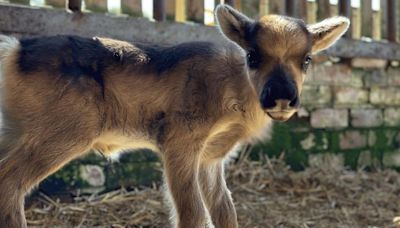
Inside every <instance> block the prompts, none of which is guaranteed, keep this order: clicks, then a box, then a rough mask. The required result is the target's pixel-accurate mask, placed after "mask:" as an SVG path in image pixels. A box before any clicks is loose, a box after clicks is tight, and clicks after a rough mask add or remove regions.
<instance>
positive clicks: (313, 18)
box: [306, 1, 317, 24]
mask: <svg viewBox="0 0 400 228" xmlns="http://www.w3.org/2000/svg"><path fill="white" fill-rule="evenodd" d="M306 3H307V11H306V12H307V23H309V24H312V23H315V22H317V3H316V2H315V1H307V2H306Z"/></svg>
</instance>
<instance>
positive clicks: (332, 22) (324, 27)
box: [307, 17, 350, 54]
mask: <svg viewBox="0 0 400 228" xmlns="http://www.w3.org/2000/svg"><path fill="white" fill-rule="evenodd" d="M349 25H350V21H349V19H347V18H346V17H332V18H328V19H325V20H323V21H321V22H318V23H316V24H311V25H308V26H307V29H308V31H309V32H310V33H311V36H312V53H313V54H315V53H318V52H320V51H322V50H325V49H327V48H329V47H330V46H332V45H333V44H334V43H335V42H336V41H337V40H338V39H339V38H340V37H341V36H342V35H343V34H344V33H345V32H346V31H347V29H348V28H349Z"/></svg>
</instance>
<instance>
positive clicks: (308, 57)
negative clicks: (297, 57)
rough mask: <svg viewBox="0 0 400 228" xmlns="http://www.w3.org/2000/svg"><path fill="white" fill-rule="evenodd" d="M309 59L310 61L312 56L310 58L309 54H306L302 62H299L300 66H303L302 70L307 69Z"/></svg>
mask: <svg viewBox="0 0 400 228" xmlns="http://www.w3.org/2000/svg"><path fill="white" fill-rule="evenodd" d="M311 61H312V58H311V56H309V55H307V56H306V57H305V58H304V61H303V63H302V64H301V67H302V68H303V71H304V72H306V71H307V69H308V66H309V65H310V63H311Z"/></svg>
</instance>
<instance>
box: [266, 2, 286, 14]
mask: <svg viewBox="0 0 400 228" xmlns="http://www.w3.org/2000/svg"><path fill="white" fill-rule="evenodd" d="M269 3H270V5H269V9H270V12H269V13H273V14H281V15H285V14H286V1H283V0H270V1H269Z"/></svg>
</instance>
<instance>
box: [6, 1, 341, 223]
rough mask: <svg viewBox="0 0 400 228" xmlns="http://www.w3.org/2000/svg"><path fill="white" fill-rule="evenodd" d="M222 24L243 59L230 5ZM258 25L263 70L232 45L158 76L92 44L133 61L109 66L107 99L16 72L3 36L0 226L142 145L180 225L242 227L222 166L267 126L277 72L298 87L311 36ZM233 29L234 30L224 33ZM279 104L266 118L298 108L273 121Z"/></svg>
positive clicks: (16, 51) (84, 87)
mask: <svg viewBox="0 0 400 228" xmlns="http://www.w3.org/2000/svg"><path fill="white" fill-rule="evenodd" d="M217 17H218V19H219V23H220V26H221V28H222V32H223V33H224V34H225V35H226V36H227V37H228V38H230V39H232V40H233V41H235V42H236V43H237V44H239V45H240V46H241V47H242V48H243V49H244V50H245V51H246V50H247V48H249V44H248V43H247V41H246V40H245V39H244V38H243V35H244V34H245V31H244V30H241V29H242V28H244V27H243V25H242V24H241V21H238V19H240V20H243V21H242V22H246V23H247V22H250V19H248V18H246V17H245V16H244V15H242V14H239V13H238V12H236V11H234V10H233V9H232V8H230V7H227V6H220V7H219V8H218V9H217ZM242 17H243V18H242ZM229 23H231V24H229ZM232 23H233V25H232ZM343 23H345V22H343ZM259 25H260V28H259V31H258V33H257V34H256V37H255V38H256V43H257V46H258V47H259V48H260V51H261V52H262V53H263V56H268V58H264V59H263V60H262V63H261V64H260V67H259V68H258V70H249V69H248V68H247V66H246V61H245V58H244V55H243V51H242V50H240V49H239V48H238V47H237V46H235V45H233V44H228V45H227V47H224V48H221V49H218V52H215V53H218V54H213V55H212V56H211V57H210V56H207V57H204V56H193V57H190V58H187V59H185V60H183V61H180V62H179V63H178V64H177V65H176V66H174V67H171V69H170V70H168V71H165V72H161V73H157V72H156V71H154V70H152V69H151V67H150V69H149V60H148V59H147V56H146V53H145V52H144V51H142V50H141V49H140V48H138V47H136V46H134V45H132V44H128V43H126V42H122V41H116V40H111V39H99V41H100V43H101V45H104V47H105V48H106V49H107V50H113V51H114V52H116V53H119V54H120V55H121V56H119V55H117V57H121V58H123V56H122V55H123V54H125V53H128V54H130V55H134V56H135V64H134V66H132V65H129V66H126V65H113V64H109V65H107V67H106V68H105V71H104V88H103V92H102V89H101V88H100V87H99V86H98V85H97V83H96V82H95V81H94V80H93V79H92V78H88V77H80V78H78V79H76V81H75V82H73V83H72V82H71V80H70V79H68V78H66V77H64V76H62V75H60V74H53V73H49V72H47V71H45V70H38V71H37V72H33V73H30V74H29V75H27V74H26V73H24V72H23V71H21V70H20V67H19V65H18V64H19V61H18V59H19V58H20V56H19V55H20V49H21V46H20V45H19V43H18V42H17V41H10V40H8V39H9V38H4V37H3V44H2V43H1V38H0V58H1V59H2V73H1V75H2V91H1V92H2V96H1V97H2V103H1V107H2V113H3V122H4V124H5V126H4V127H3V129H4V130H3V133H2V138H1V142H0V211H1V213H0V226H1V227H26V222H25V218H24V212H23V202H24V196H25V194H26V193H27V192H29V191H30V190H31V189H32V187H34V186H35V185H37V184H38V183H39V182H40V181H42V180H43V179H44V178H46V177H47V176H49V175H50V174H52V173H54V172H55V171H57V170H58V169H60V168H61V167H62V166H63V165H65V164H66V163H68V162H69V161H71V160H72V159H75V158H77V157H80V156H82V155H84V154H85V153H87V152H88V151H90V150H91V149H92V150H97V151H99V152H100V153H103V154H105V155H111V154H112V153H114V152H117V151H121V150H126V149H140V148H149V149H152V150H154V151H156V152H158V153H159V154H160V157H161V159H162V161H163V164H164V169H165V179H166V183H167V186H168V189H169V194H170V196H171V199H172V203H173V206H174V211H175V213H176V216H175V217H176V221H175V223H176V225H177V226H178V227H205V226H206V224H208V223H209V221H207V214H209V215H210V218H211V220H212V224H214V226H215V227H237V226H238V225H237V221H236V212H235V208H234V205H233V203H232V198H231V196H230V192H229V190H228V189H227V186H226V183H225V180H224V173H223V166H224V165H223V164H224V158H225V157H226V156H227V155H228V153H229V152H230V151H231V150H232V148H233V147H234V146H236V145H238V144H242V143H246V142H249V141H251V140H253V139H254V138H257V137H259V136H260V135H262V133H263V132H264V130H265V128H266V127H267V126H268V123H269V122H270V121H271V118H270V117H269V116H268V115H266V113H265V110H263V109H262V108H260V101H259V97H260V93H261V91H262V87H263V85H264V83H265V81H266V80H267V78H266V76H267V75H268V72H270V71H271V70H272V69H273V67H274V66H275V65H276V64H278V63H279V64H285V65H286V66H288V69H289V70H290V72H291V73H292V75H293V80H294V81H295V84H296V86H297V88H298V91H299V92H300V91H301V85H302V83H303V80H304V72H303V71H302V70H301V69H300V65H301V64H300V63H301V61H302V59H303V55H304V54H306V53H307V52H310V51H311V45H312V42H315V40H317V39H316V38H313V39H311V38H310V37H311V36H312V35H313V34H311V35H310V33H308V32H307V30H304V28H302V27H301V26H299V25H298V24H297V23H295V22H293V21H290V20H287V19H284V18H281V17H279V16H267V17H264V18H262V19H261V20H260V21H259ZM229 26H238V27H237V29H236V30H235V31H234V32H232V31H231V30H229V32H228V31H224V28H227V29H231V27H229ZM342 32H343V31H342ZM342 32H340V34H342ZM237 33H239V34H237ZM320 37H322V36H320ZM6 39H7V40H6ZM13 42H14V43H13ZM13 44H14V46H13ZM330 44H331V43H330ZM2 45H3V46H2ZM6 45H11V46H12V48H10V47H6ZM319 45H321V44H320V43H319ZM318 48H319V49H320V47H318ZM20 64H21V63H20ZM49 64H50V63H49ZM51 64H53V65H57V64H58V63H57V61H56V60H54V62H53V63H51ZM93 65H94V64H93ZM285 102H286V103H285ZM277 104H278V105H277V107H278V106H279V107H278V109H279V110H278V109H277V110H278V111H277V112H278V114H276V115H277V116H274V115H275V114H271V115H272V118H276V119H278V120H286V119H288V118H289V117H290V116H291V115H292V114H293V113H294V111H295V110H292V111H291V112H290V113H289V114H287V113H286V112H283V113H279V112H282V110H283V109H284V108H286V106H287V105H288V104H287V101H285V100H283V101H278V102H277ZM281 109H282V110H281Z"/></svg>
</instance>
